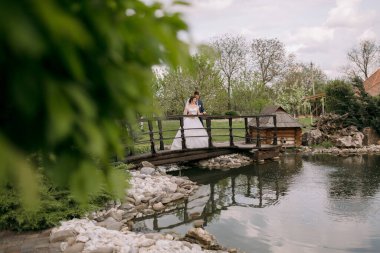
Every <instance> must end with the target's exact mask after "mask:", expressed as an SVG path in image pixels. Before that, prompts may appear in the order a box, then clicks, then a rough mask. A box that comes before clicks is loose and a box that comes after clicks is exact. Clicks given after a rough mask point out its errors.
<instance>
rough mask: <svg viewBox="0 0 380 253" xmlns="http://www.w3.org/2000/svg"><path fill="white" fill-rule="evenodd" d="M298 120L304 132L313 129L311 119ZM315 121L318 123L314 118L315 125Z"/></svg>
mask: <svg viewBox="0 0 380 253" xmlns="http://www.w3.org/2000/svg"><path fill="white" fill-rule="evenodd" d="M297 120H298V122H299V123H300V124H301V125H302V126H303V129H302V131H303V132H306V131H309V130H310V129H311V125H312V121H311V117H305V118H298V119H297ZM315 121H316V118H315V117H313V123H315Z"/></svg>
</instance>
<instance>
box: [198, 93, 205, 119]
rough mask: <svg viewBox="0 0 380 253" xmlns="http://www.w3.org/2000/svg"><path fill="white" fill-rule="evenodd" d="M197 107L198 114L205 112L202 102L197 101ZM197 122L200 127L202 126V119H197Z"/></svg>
mask: <svg viewBox="0 0 380 253" xmlns="http://www.w3.org/2000/svg"><path fill="white" fill-rule="evenodd" d="M197 106H198V107H199V112H200V113H204V112H205V108H204V107H203V102H202V100H200V99H198V100H197ZM199 120H200V121H201V123H202V125H203V120H202V118H199Z"/></svg>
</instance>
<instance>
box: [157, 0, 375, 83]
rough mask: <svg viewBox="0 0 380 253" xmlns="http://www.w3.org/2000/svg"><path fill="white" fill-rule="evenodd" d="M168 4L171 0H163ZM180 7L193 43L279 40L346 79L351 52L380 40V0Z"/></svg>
mask: <svg viewBox="0 0 380 253" xmlns="http://www.w3.org/2000/svg"><path fill="white" fill-rule="evenodd" d="M161 1H163V2H167V1H168V0H161ZM188 2H191V3H192V5H191V6H190V7H186V8H181V11H182V12H183V14H184V18H185V20H186V21H187V22H188V24H189V26H190V35H191V39H192V41H193V42H194V43H204V42H209V41H211V40H212V38H213V37H215V36H219V35H222V34H225V33H229V34H240V35H244V36H245V37H247V39H248V40H249V39H252V38H278V39H279V40H281V41H282V42H283V43H284V44H285V45H286V49H287V51H288V53H294V54H295V55H296V57H297V59H298V60H299V61H302V62H306V63H308V62H310V61H313V62H314V63H316V64H317V65H318V66H319V67H320V68H322V70H324V71H325V73H326V74H327V75H328V76H329V77H332V78H333V77H338V76H340V75H341V67H342V66H343V65H345V64H347V58H346V53H347V51H348V50H349V49H350V48H352V47H353V46H355V45H356V44H358V42H359V41H360V40H361V39H375V40H377V41H378V42H379V41H380V0H188Z"/></svg>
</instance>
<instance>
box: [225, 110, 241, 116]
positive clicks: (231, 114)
mask: <svg viewBox="0 0 380 253" xmlns="http://www.w3.org/2000/svg"><path fill="white" fill-rule="evenodd" d="M224 115H227V116H239V115H240V114H239V113H238V112H235V111H226V112H225V113H224Z"/></svg>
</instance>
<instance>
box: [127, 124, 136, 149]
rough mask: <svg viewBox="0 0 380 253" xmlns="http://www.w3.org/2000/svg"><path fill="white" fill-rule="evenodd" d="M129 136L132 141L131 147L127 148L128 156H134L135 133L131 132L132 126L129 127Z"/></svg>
mask: <svg viewBox="0 0 380 253" xmlns="http://www.w3.org/2000/svg"><path fill="white" fill-rule="evenodd" d="M128 128H129V134H130V136H131V140H132V142H133V143H132V145H130V146H129V155H131V156H132V155H134V154H135V133H134V131H133V128H132V126H129V127H128Z"/></svg>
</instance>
